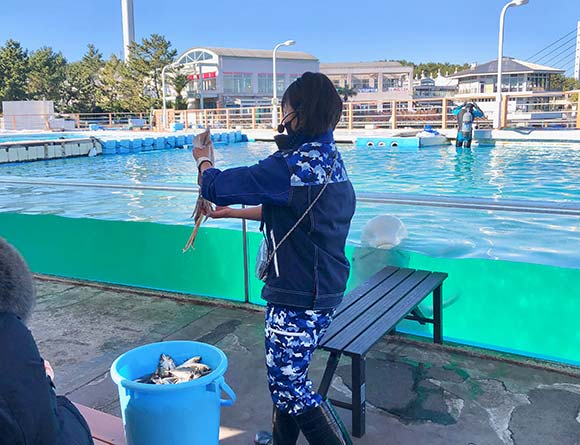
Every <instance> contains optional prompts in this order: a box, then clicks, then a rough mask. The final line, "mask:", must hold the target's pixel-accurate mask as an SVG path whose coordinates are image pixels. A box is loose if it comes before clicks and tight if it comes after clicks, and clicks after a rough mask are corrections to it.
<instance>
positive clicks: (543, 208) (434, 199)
mask: <svg viewBox="0 0 580 445" xmlns="http://www.w3.org/2000/svg"><path fill="white" fill-rule="evenodd" d="M0 184H6V185H30V186H54V187H72V188H93V189H94V188H97V189H114V190H145V191H168V192H180V193H199V188H198V187H197V186H190V185H182V184H163V183H139V184H135V183H125V182H106V181H70V180H59V179H52V178H35V179H27V178H20V177H11V176H0ZM356 200H357V202H361V203H374V204H393V205H403V206H424V207H439V208H446V209H470V210H488V211H496V212H498V211H499V212H516V213H527V214H529V213H534V214H547V215H566V216H573V217H580V203H576V202H558V201H535V200H533V201H532V200H504V199H490V198H468V197H452V196H441V195H419V194H397V193H364V192H359V193H357V196H356ZM241 231H242V252H243V265H242V266H243V269H244V301H245V303H249V302H250V286H249V277H250V275H249V273H250V272H249V261H248V240H247V231H248V229H247V221H246V220H241Z"/></svg>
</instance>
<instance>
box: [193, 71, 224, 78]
mask: <svg viewBox="0 0 580 445" xmlns="http://www.w3.org/2000/svg"><path fill="white" fill-rule="evenodd" d="M216 77H217V71H213V72H211V73H203V74H202V76H201V78H202V79H215V78H216ZM187 78H188V79H189V80H199V74H190V75H189V76H187Z"/></svg>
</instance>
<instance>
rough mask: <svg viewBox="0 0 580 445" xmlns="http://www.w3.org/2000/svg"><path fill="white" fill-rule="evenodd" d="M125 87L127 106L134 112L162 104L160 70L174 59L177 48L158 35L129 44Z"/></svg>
mask: <svg viewBox="0 0 580 445" xmlns="http://www.w3.org/2000/svg"><path fill="white" fill-rule="evenodd" d="M130 54H131V55H130V57H129V62H128V64H127V76H126V78H125V82H124V88H123V89H124V90H125V92H127V93H129V94H128V96H127V98H128V100H129V101H128V102H127V105H131V106H130V107H129V108H132V109H133V110H135V111H144V110H148V109H149V108H151V107H159V106H161V97H162V91H161V71H162V70H163V67H164V66H165V65H169V64H170V63H172V62H173V60H174V59H175V56H176V55H177V51H176V50H175V49H171V42H170V41H168V40H167V39H166V38H165V37H163V36H161V35H159V34H152V35H151V37H149V38H144V39H143V40H142V41H141V43H137V42H133V43H131V46H130Z"/></svg>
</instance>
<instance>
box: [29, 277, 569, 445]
mask: <svg viewBox="0 0 580 445" xmlns="http://www.w3.org/2000/svg"><path fill="white" fill-rule="evenodd" d="M37 290H38V303H37V306H36V309H35V312H34V315H33V318H32V322H31V325H30V328H31V330H32V332H33V335H34V336H35V338H36V341H37V343H38V346H39V349H40V352H41V354H42V355H43V357H44V358H46V359H47V360H49V361H50V362H51V363H52V365H53V367H54V369H55V372H56V384H57V389H58V392H59V393H61V394H67V395H68V396H69V397H70V398H71V399H72V400H73V401H75V402H78V403H81V404H84V405H87V406H90V407H92V408H95V409H98V410H101V411H105V412H107V413H111V414H114V415H120V412H119V404H118V397H117V390H116V387H115V386H114V384H113V382H112V381H111V379H110V376H109V372H108V370H109V367H110V365H111V363H112V362H113V360H114V359H115V358H116V357H117V356H118V355H120V354H122V353H123V352H125V351H127V350H128V349H131V348H134V347H136V346H139V345H142V344H145V343H151V342H157V341H164V340H175V339H185V340H198V341H202V342H207V343H210V344H214V345H216V346H217V347H219V348H221V349H222V350H223V351H224V352H225V353H226V354H227V356H228V359H229V368H228V372H227V373H226V381H227V382H228V383H229V384H230V385H231V386H232V388H233V389H234V391H235V392H236V393H237V397H238V400H237V402H236V404H235V405H234V406H233V407H231V408H224V409H223V410H222V426H224V427H227V428H228V431H229V433H230V434H229V437H228V438H227V439H225V440H222V442H221V443H222V444H226V445H242V444H244V445H245V444H248V445H250V444H251V443H252V437H253V433H254V431H256V430H258V429H267V428H268V427H269V416H270V412H271V401H270V398H269V394H268V389H267V385H266V380H265V366H264V359H263V321H262V320H263V313H262V312H261V311H260V310H259V309H258V308H256V307H243V306H241V305H231V304H225V303H223V302H222V304H215V303H216V302H217V300H214V304H212V303H211V302H208V301H207V300H206V301H201V300H198V299H194V298H188V297H184V296H180V295H176V294H166V293H162V292H153V291H141V290H136V289H130V288H121V287H113V286H100V285H96V284H94V283H80V282H75V281H67V280H53V279H49V278H47V277H39V278H38V279H37ZM547 335H549V333H547ZM480 352H483V351H476V350H467V349H463V348H453V347H445V346H444V347H439V346H435V345H431V344H426V343H421V342H415V341H412V340H411V339H408V338H405V337H398V336H390V337H388V339H384V340H382V341H381V342H379V344H377V345H376V346H375V347H374V348H373V349H372V350H371V352H370V353H369V354H368V357H367V400H368V402H369V406H368V413H367V434H366V435H365V436H364V438H363V439H355V440H354V444H355V445H362V444H369V445H370V444H373V445H377V444H427V443H429V444H441V445H443V444H446V445H447V444H465V445H467V444H471V445H493V444H500V445H501V444H517V445H519V444H531V443H537V444H541V445H550V444H554V445H555V444H558V445H578V444H580V369H578V368H570V367H560V366H543V364H542V363H541V362H534V361H524V360H522V361H521V362H518V361H515V360H505V359H503V358H502V357H499V356H492V355H482V354H480ZM325 359H326V354H325V353H324V352H317V354H316V355H315V359H314V361H313V364H312V369H311V377H312V379H313V380H314V382H315V384H317V383H318V382H319V381H320V377H321V375H322V371H323V369H324V365H325ZM347 364H348V362H347V361H344V362H341V366H340V367H339V369H338V371H337V375H336V377H335V379H334V381H333V384H332V388H331V396H333V397H335V398H341V397H344V396H345V395H348V394H349V393H350V388H349V384H350V383H349V382H350V379H349V372H350V370H349V367H348V366H347ZM339 413H340V414H341V416H342V418H343V420H344V422H345V424H346V425H347V426H348V427H350V413H349V412H347V411H344V410H340V409H339ZM301 441H302V442H299V443H301V444H304V443H305V442H304V441H303V439H301Z"/></svg>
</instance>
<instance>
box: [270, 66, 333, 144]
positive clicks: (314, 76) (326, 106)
mask: <svg viewBox="0 0 580 445" xmlns="http://www.w3.org/2000/svg"><path fill="white" fill-rule="evenodd" d="M285 104H290V106H291V107H292V108H293V109H294V110H295V111H296V113H297V114H298V128H297V130H299V131H301V132H303V133H305V134H306V135H308V136H318V135H320V134H323V133H326V132H327V131H328V130H334V129H335V128H336V126H337V125H338V122H339V121H340V118H341V116H342V100H341V99H340V96H339V94H338V92H337V91H336V88H335V87H334V84H333V83H332V82H331V81H330V79H329V78H328V77H326V76H325V75H324V74H322V73H311V72H306V73H304V74H302V76H301V77H299V78H298V79H296V80H295V81H294V82H292V83H291V84H290V86H289V87H288V88H287V89H286V91H285V92H284V96H283V97H282V108H284V105H285Z"/></svg>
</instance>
